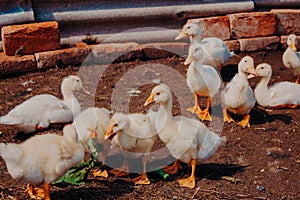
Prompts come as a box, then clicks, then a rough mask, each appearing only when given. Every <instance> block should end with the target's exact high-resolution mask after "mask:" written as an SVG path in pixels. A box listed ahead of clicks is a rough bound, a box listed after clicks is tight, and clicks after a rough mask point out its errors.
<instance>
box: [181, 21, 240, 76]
mask: <svg viewBox="0 0 300 200" xmlns="http://www.w3.org/2000/svg"><path fill="white" fill-rule="evenodd" d="M186 36H188V37H190V41H191V45H190V48H189V52H188V56H187V59H186V60H185V62H184V64H185V65H188V64H190V63H191V62H192V59H193V58H192V52H193V48H195V47H193V46H196V47H197V46H201V47H202V48H203V50H204V51H205V54H204V58H203V64H206V65H210V66H214V67H217V68H218V69H219V70H220V69H221V68H222V65H223V64H224V63H225V62H227V61H228V59H229V58H230V57H231V56H233V55H234V53H233V52H230V51H229V49H228V48H227V46H226V44H225V43H224V41H223V40H221V39H220V38H217V37H208V38H204V39H202V38H201V36H202V31H201V28H200V26H199V25H198V24H195V23H188V24H186V25H184V26H183V28H182V31H181V33H180V34H179V35H178V36H177V37H176V38H175V40H179V39H181V38H183V37H186Z"/></svg>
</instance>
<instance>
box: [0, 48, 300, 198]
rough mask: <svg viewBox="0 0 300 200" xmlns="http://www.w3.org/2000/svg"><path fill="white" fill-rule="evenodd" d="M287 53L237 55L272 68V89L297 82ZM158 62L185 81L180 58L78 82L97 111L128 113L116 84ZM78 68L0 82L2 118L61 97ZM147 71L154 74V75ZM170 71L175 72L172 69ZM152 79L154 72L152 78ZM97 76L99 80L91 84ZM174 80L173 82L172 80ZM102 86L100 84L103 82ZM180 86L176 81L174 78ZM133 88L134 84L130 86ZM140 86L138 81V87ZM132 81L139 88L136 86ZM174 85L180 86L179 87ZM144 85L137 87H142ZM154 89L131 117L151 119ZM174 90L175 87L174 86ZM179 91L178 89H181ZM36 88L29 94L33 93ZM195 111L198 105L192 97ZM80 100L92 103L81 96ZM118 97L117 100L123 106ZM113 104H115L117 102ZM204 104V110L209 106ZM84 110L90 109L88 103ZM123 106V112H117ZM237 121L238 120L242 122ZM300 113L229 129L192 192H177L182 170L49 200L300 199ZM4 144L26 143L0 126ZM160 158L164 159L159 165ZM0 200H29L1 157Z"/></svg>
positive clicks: (269, 114) (71, 189)
mask: <svg viewBox="0 0 300 200" xmlns="http://www.w3.org/2000/svg"><path fill="white" fill-rule="evenodd" d="M282 53H283V52H282V51H266V52H253V53H240V54H238V55H239V56H244V55H252V56H253V57H254V58H255V64H259V63H261V62H268V63H270V64H271V65H272V66H273V76H272V80H271V81H272V82H275V81H283V80H289V81H294V80H295V77H294V76H293V74H292V73H291V72H290V71H289V70H287V69H286V68H284V67H283V65H282V61H281V56H282ZM239 59H240V58H239V57H235V58H232V59H230V61H229V62H228V63H227V64H226V65H225V67H224V68H223V69H222V70H221V74H222V77H223V79H224V81H228V80H230V78H231V77H232V76H233V74H234V73H235V72H236V71H237V63H238V61H239ZM154 63H160V64H164V65H167V66H170V67H171V68H172V69H174V70H177V71H178V72H180V73H181V74H182V75H183V76H185V73H186V67H185V66H184V65H183V64H182V63H183V59H182V58H179V57H176V56H174V57H172V58H165V59H159V60H146V59H145V60H135V61H132V62H124V63H113V64H111V65H109V66H106V68H105V71H104V72H103V73H102V75H101V79H100V78H99V75H98V76H97V73H98V72H97V71H96V70H97V69H98V68H97V67H96V70H95V66H94V68H93V66H90V67H88V68H86V70H85V72H84V73H81V75H80V76H81V77H82V79H83V80H84V81H83V82H84V84H85V86H86V87H87V88H90V87H95V86H96V88H97V89H96V91H93V92H94V94H95V96H96V97H97V99H96V106H98V107H106V108H108V109H111V107H112V106H111V105H112V103H113V101H115V100H116V101H120V102H121V104H124V105H125V106H119V105H117V107H115V108H120V110H121V111H123V110H122V109H123V108H126V104H127V102H126V98H123V97H125V96H126V95H125V96H124V95H121V96H115V97H114V98H112V93H113V91H114V89H116V84H117V83H118V82H120V81H121V80H122V77H123V76H124V74H125V73H126V72H129V69H135V68H136V67H137V66H142V65H144V64H151V65H153V64H154ZM80 70H81V68H79V67H71V66H69V67H66V68H57V69H50V70H46V71H38V72H34V73H28V74H21V75H16V76H11V77H4V78H1V79H0V93H1V99H0V115H4V114H6V113H7V112H8V111H9V110H11V109H12V108H13V107H14V106H16V105H17V104H19V103H21V102H22V101H24V100H25V99H28V98H29V97H31V96H33V95H36V94H41V93H49V94H53V95H56V96H58V97H61V94H60V83H61V80H62V78H63V77H64V76H66V75H69V74H80V73H79V71H80ZM149 71H150V72H151V73H149ZM170 71H171V70H170ZM152 72H153V73H152ZM91 74H96V76H97V78H96V79H95V80H93V79H90V78H88V77H89V75H91ZM140 76H144V77H147V78H148V79H149V80H150V79H155V78H161V79H162V80H164V79H163V77H162V76H163V74H161V72H155V69H154V70H152V71H151V69H150V68H149V70H148V71H147V72H145V71H144V73H143V74H142V75H140ZM168 78H170V77H168ZM98 79H99V80H98ZM171 79H174V80H175V81H177V80H176V78H172V77H171ZM29 80H32V81H34V83H29V85H28V86H23V85H22V83H24V82H25V81H29ZM131 81H133V80H131ZM136 81H138V79H137V80H136ZM257 81H258V79H256V78H255V79H253V80H250V83H251V86H253V87H254V86H255V84H256V82H257ZM133 82H134V81H133ZM175 84H177V83H175ZM137 85H139V84H137ZM153 85H154V84H150V83H147V84H144V85H141V84H140V85H139V87H138V89H139V90H140V91H141V94H140V95H138V96H131V97H130V99H129V104H128V105H129V106H127V108H128V107H129V109H128V110H129V112H146V110H147V109H148V107H144V106H143V103H144V102H145V100H146V98H147V96H148V95H149V93H150V91H151V89H152V87H153ZM176 87H177V86H176ZM178 87H179V86H178ZM28 88H31V89H32V91H29V90H28ZM187 95H188V96H191V101H190V102H188V103H189V104H190V105H192V104H193V95H192V93H187ZM78 96H79V98H80V99H84V98H89V97H87V96H82V95H81V94H78ZM118 98H119V99H118ZM112 99H113V100H112ZM178 99H180V97H179V96H176V98H175V101H174V103H175V105H174V109H173V111H174V114H175V115H178V114H185V113H184V112H181V110H180V107H179V105H178V101H177V100H178ZM200 103H201V105H203V106H205V102H204V100H201V102H200ZM82 106H83V108H85V107H86V105H85V104H84V103H83V105H82ZM118 106H119V107H118ZM237 118H238V117H237ZM213 119H214V120H221V116H220V115H219V116H218V115H217V114H216V115H214V116H213ZM299 122H300V110H299V109H294V110H291V109H279V110H275V109H264V108H261V107H259V106H256V107H255V108H254V109H253V111H252V112H251V124H252V126H251V128H242V127H240V126H238V125H237V124H236V123H230V124H228V123H225V124H224V126H223V127H222V132H221V135H224V136H226V137H227V142H226V144H225V145H224V146H222V147H220V148H219V150H218V151H217V153H215V154H214V155H213V156H212V157H211V158H209V159H208V160H206V161H205V162H204V163H202V164H199V165H198V166H197V180H196V187H195V188H194V189H187V188H180V187H179V184H178V183H177V181H176V180H177V179H179V178H182V177H187V176H188V175H189V173H190V169H189V168H188V167H187V166H185V167H184V169H182V170H180V171H179V173H178V174H176V175H174V176H172V180H170V181H166V180H162V179H160V178H159V177H157V176H155V175H153V174H151V173H149V177H150V179H151V184H150V185H138V186H135V185H134V184H133V183H132V182H131V181H130V177H132V176H136V175H135V174H130V176H129V177H124V178H115V177H113V176H110V177H109V178H108V179H103V178H93V177H92V176H89V178H88V180H87V183H86V184H85V185H82V186H66V187H57V186H53V187H52V189H51V198H52V199H70V200H71V199H72V200H74V199H300V194H299V191H300V180H299V178H300V174H299V165H300V155H299V153H300V145H299V141H300V134H299ZM61 129H62V126H56V125H54V126H51V127H50V128H49V130H45V131H43V132H41V133H39V134H45V133H49V132H56V133H58V134H61ZM0 131H1V132H0V142H5V143H6V142H13V143H20V142H22V141H24V140H25V139H27V138H28V137H29V136H24V135H18V134H16V133H15V132H14V129H13V128H12V127H9V126H5V125H0ZM158 159H159V158H158ZM0 176H1V182H0V199H28V197H27V195H26V194H25V193H24V190H25V186H26V184H24V183H18V182H17V181H15V180H13V179H12V178H11V177H10V175H9V174H8V173H7V169H6V166H5V163H4V161H3V159H2V158H0Z"/></svg>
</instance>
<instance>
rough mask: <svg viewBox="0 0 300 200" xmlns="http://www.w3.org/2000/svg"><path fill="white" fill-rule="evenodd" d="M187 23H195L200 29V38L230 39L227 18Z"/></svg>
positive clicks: (204, 19)
mask: <svg viewBox="0 0 300 200" xmlns="http://www.w3.org/2000/svg"><path fill="white" fill-rule="evenodd" d="M187 23H197V24H199V26H200V27H201V29H202V38H206V37H217V38H220V39H222V40H228V39H230V31H229V21H228V17H227V16H219V17H207V18H199V19H190V20H188V22H187Z"/></svg>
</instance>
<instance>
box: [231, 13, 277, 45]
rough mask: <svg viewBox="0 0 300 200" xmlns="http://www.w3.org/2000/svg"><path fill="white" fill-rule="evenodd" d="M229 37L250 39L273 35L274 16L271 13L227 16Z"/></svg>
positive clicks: (274, 28)
mask: <svg viewBox="0 0 300 200" xmlns="http://www.w3.org/2000/svg"><path fill="white" fill-rule="evenodd" d="M228 18H229V23H230V31H231V37H232V38H234V39H238V38H252V37H265V36H271V35H275V33H276V16H275V14H274V13H272V12H251V13H238V14H229V15H228Z"/></svg>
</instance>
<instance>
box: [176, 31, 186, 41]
mask: <svg viewBox="0 0 300 200" xmlns="http://www.w3.org/2000/svg"><path fill="white" fill-rule="evenodd" d="M184 37H186V34H184V33H183V32H181V33H179V35H178V36H177V37H176V38H175V40H180V39H182V38H184Z"/></svg>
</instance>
